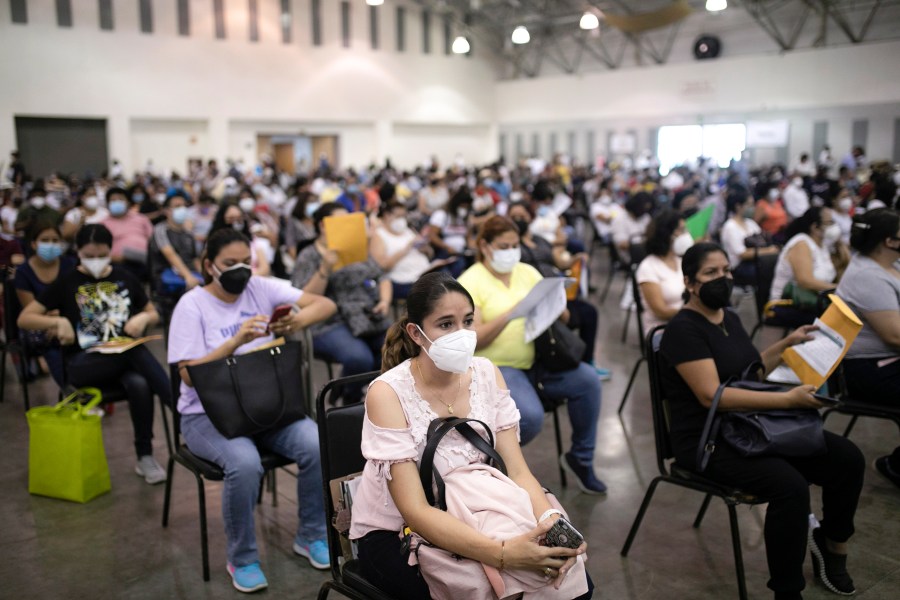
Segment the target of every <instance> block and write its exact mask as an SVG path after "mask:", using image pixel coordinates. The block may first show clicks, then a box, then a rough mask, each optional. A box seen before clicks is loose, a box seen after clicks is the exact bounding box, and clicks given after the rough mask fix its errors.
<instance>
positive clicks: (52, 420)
mask: <svg viewBox="0 0 900 600" xmlns="http://www.w3.org/2000/svg"><path fill="white" fill-rule="evenodd" d="M85 395H88V396H90V398H91V399H90V401H89V402H87V403H86V404H84V405H82V404H81V403H79V402H76V401H75V399H76V398H79V397H81V398H83V397H84V396H85ZM102 399H103V396H102V394H101V393H100V390H98V389H96V388H81V389H80V390H78V391H77V392H76V393H74V394H72V395H70V396H68V397H67V398H65V399H64V400H63V401H61V402H60V403H59V404H57V405H56V406H36V407H34V408H32V409H31V410H29V411H28V412H27V413H26V417H27V419H28V430H29V433H30V437H29V440H28V491H29V492H30V493H32V494H37V495H39V496H49V497H51V498H61V499H63V500H72V501H73V502H87V501H89V500H91V499H93V498H96V497H97V496H99V495H100V494H105V493H106V492H108V491H109V490H110V487H111V486H110V481H109V466H108V465H107V463H106V451H105V450H104V449H103V431H102V429H101V426H100V416H99V415H89V414H87V411H89V410H90V409H92V408H94V407H95V406H97V405H98V404H100V402H101V400H102Z"/></svg>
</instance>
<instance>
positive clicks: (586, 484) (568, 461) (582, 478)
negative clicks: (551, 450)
mask: <svg viewBox="0 0 900 600" xmlns="http://www.w3.org/2000/svg"><path fill="white" fill-rule="evenodd" d="M559 464H560V465H562V467H563V468H564V469H565V470H566V471H568V472H569V474H570V475H572V476H573V477H575V482H576V483H577V484H578V487H579V488H581V491H582V492H584V493H585V494H593V495H595V496H605V495H606V484H605V483H603V482H602V481H600V480H599V479H597V477H596V476H595V475H594V469H593V468H592V467H591V466H590V465H583V464H581V463H579V462H578V461H577V460H575V457H574V456H572V453H571V452H565V453H563V454H560V456H559Z"/></svg>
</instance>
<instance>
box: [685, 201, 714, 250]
mask: <svg viewBox="0 0 900 600" xmlns="http://www.w3.org/2000/svg"><path fill="white" fill-rule="evenodd" d="M713 209H715V205H714V204H710V205H709V206H707V207H706V208H704V209H703V210H701V211H700V212H698V213H696V214H694V215H691V216H690V217H688V218H687V219H685V221H684V227H685V229H687V231H688V233H690V234H691V237H692V238H694V241H697V240H699V239H700V238H702V237H704V236H705V235H706V231H707V230H708V229H709V222H710V221H712V216H713Z"/></svg>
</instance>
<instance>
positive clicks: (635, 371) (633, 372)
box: [618, 356, 647, 415]
mask: <svg viewBox="0 0 900 600" xmlns="http://www.w3.org/2000/svg"><path fill="white" fill-rule="evenodd" d="M645 360H647V359H646V358H644V357H643V356H642V357H640V358H639V359H638V360H637V362H636V363H634V368H633V369H631V377H629V379H628V385H627V386H625V393H624V394H622V401H621V402H620V403H619V411H618V412H619V414H620V415H621V414H622V409H623V408H625V401H626V400H628V393H629V392H630V391H631V386H633V385H634V380H635V379H636V378H637V374H638V369H640V368H641V363H642V362H644V361H645Z"/></svg>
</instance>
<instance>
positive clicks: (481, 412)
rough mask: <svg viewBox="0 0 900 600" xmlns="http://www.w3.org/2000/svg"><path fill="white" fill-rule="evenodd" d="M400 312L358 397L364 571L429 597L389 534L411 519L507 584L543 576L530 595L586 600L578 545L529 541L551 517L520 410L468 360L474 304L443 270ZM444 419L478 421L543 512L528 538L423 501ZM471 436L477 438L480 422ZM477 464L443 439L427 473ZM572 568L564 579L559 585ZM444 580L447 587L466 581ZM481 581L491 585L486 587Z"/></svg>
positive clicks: (354, 526) (357, 536)
mask: <svg viewBox="0 0 900 600" xmlns="http://www.w3.org/2000/svg"><path fill="white" fill-rule="evenodd" d="M496 218H499V217H493V219H496ZM406 306H407V315H405V316H404V317H403V318H402V319H400V320H399V321H398V322H397V323H395V324H394V325H392V326H391V329H390V330H389V332H388V335H387V338H386V340H385V344H384V352H383V361H382V375H381V376H380V377H379V378H378V379H376V380H375V382H373V383H372V385H371V386H370V387H369V391H368V394H367V396H366V420H365V422H364V424H363V433H362V448H363V453H364V454H365V456H366V458H367V462H366V466H365V468H364V470H363V475H362V478H361V482H360V484H359V487H358V489H357V492H356V493H355V494H354V508H353V514H352V522H351V526H350V538H351V539H353V540H356V541H357V542H358V548H359V561H360V566H361V569H362V573H363V575H364V576H365V577H366V579H367V580H368V581H369V582H370V583H372V584H374V585H375V586H376V587H378V588H379V589H381V590H382V591H384V592H386V593H388V594H390V595H391V596H392V597H397V598H429V597H431V594H430V593H429V589H428V585H427V584H426V583H425V579H424V578H423V577H422V576H421V575H420V574H419V570H418V568H417V567H415V566H410V565H408V564H407V556H406V554H405V553H404V552H403V551H402V550H401V538H400V536H399V535H398V532H399V530H400V529H401V528H402V527H403V525H404V524H409V526H410V527H412V528H413V529H414V530H415V531H416V532H417V533H420V534H421V535H422V536H423V537H425V538H426V539H428V540H429V542H430V543H432V544H434V545H436V546H438V547H440V548H443V549H445V550H448V551H450V552H453V553H456V554H459V555H460V556H464V557H466V558H471V559H474V560H477V561H480V562H482V563H483V564H484V565H486V566H490V567H498V568H499V569H500V570H501V576H504V580H506V577H505V575H506V574H509V573H515V572H516V571H532V572H537V573H540V574H541V575H542V576H543V577H545V578H546V582H547V583H546V585H545V587H542V588H540V589H539V597H541V598H560V599H562V598H566V599H568V598H578V599H579V600H581V599H583V598H589V597H590V594H591V592H590V590H589V583H588V581H589V580H587V579H586V577H585V575H584V571H583V569H582V567H581V565H580V564H579V562H580V561H579V560H578V559H577V555H578V554H580V553H582V552H583V551H584V549H585V547H586V546H585V545H582V547H581V548H579V549H577V550H573V549H562V548H553V549H552V550H551V549H549V548H546V547H541V546H539V545H537V543H536V539H537V538H538V537H539V536H540V535H542V534H543V533H544V532H545V531H547V530H548V529H549V528H550V527H551V526H552V525H553V523H554V522H555V520H556V519H557V518H558V514H557V512H558V511H554V510H553V509H552V507H551V506H550V504H549V503H548V502H547V499H546V497H545V495H544V493H543V491H542V490H541V487H540V484H539V483H538V482H537V480H536V479H535V478H534V476H533V475H532V474H531V471H530V470H529V468H528V465H527V463H526V462H525V459H524V457H523V456H522V451H521V449H520V446H519V440H518V434H519V430H518V427H519V425H520V420H519V419H520V411H519V410H517V407H516V403H515V402H514V401H513V399H512V397H511V396H510V391H511V390H510V389H508V388H507V385H506V382H505V381H504V377H503V375H502V374H501V372H500V370H498V369H497V367H495V366H494V365H493V364H491V361H490V360H487V359H485V358H479V357H473V353H474V352H475V347H476V343H477V341H476V333H475V321H476V318H477V317H476V313H477V311H478V309H477V308H476V306H475V304H474V303H473V300H472V297H471V296H470V295H469V293H468V292H467V291H466V289H465V288H464V287H463V286H461V285H460V284H459V283H458V282H457V281H456V280H454V279H453V278H452V277H451V276H450V275H448V274H446V273H428V274H426V275H423V276H422V278H420V279H419V280H418V281H417V282H416V283H415V284H413V286H412V288H411V290H410V293H409V297H408V300H407V304H406ZM450 416H455V417H469V418H472V419H478V420H480V421H482V422H484V423H485V424H486V425H487V426H488V427H489V428H490V429H491V432H492V433H493V435H494V439H495V440H496V443H495V448H496V450H497V452H498V454H499V455H500V457H501V458H502V459H503V461H504V463H505V464H506V465H507V467H508V473H509V477H510V479H511V480H512V482H513V484H514V485H515V487H517V488H520V489H521V490H524V491H526V492H527V496H528V497H529V498H530V503H531V507H530V508H531V512H533V514H534V515H541V517H540V519H539V522H538V524H537V527H535V528H534V529H533V530H532V531H530V532H528V533H526V534H525V535H518V536H510V535H509V534H507V535H501V536H500V537H499V538H497V539H495V538H494V537H493V536H489V535H486V533H482V530H479V529H476V528H474V527H473V526H471V525H469V524H467V522H465V521H463V520H461V519H459V518H457V517H455V516H453V514H451V513H449V512H444V511H442V510H439V509H437V508H434V507H432V506H431V505H429V504H428V502H427V500H426V498H425V493H424V491H423V487H422V483H421V479H420V477H419V464H418V463H419V462H420V457H421V456H422V453H423V450H424V448H425V444H426V441H427V431H428V426H429V424H430V423H431V421H432V420H433V419H436V418H443V417H450ZM473 429H476V430H478V431H481V427H480V426H479V425H477V424H473ZM477 462H482V458H481V455H480V453H479V452H478V450H475V449H473V448H472V447H471V446H470V445H469V444H468V443H467V442H466V440H465V439H464V438H462V437H459V436H456V435H454V434H451V435H448V436H447V437H445V438H444V439H443V441H442V442H441V445H440V448H439V449H438V451H437V452H436V453H435V459H434V468H435V471H436V472H438V473H440V474H442V475H447V474H448V473H449V472H450V471H451V470H453V469H456V468H458V467H465V466H468V465H471V464H472V463H477ZM476 476H477V475H476ZM513 491H520V490H513ZM526 502H527V500H526ZM501 540H502V541H501ZM553 557H556V558H553ZM570 571H574V572H573V573H572V575H573V576H572V577H568V578H566V577H565V575H566V574H567V573H569V572H570ZM442 583H444V584H445V585H446V586H447V588H448V589H449V590H453V589H454V586H455V585H464V584H466V585H467V584H470V583H471V582H460V581H446V582H442ZM484 585H485V587H487V588H488V589H490V586H489V584H487V581H485V582H484ZM554 587H556V588H557V589H554ZM488 595H492V594H490V592H489V591H488V592H486V593H485V595H484V597H487V596H488ZM536 595H538V594H537V593H536ZM459 597H463V596H459Z"/></svg>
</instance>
